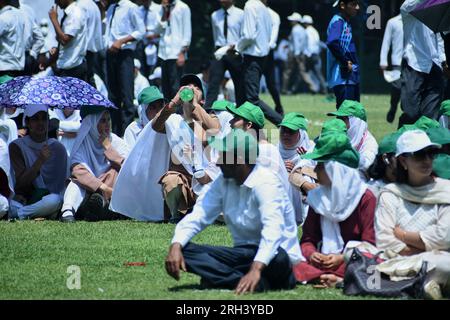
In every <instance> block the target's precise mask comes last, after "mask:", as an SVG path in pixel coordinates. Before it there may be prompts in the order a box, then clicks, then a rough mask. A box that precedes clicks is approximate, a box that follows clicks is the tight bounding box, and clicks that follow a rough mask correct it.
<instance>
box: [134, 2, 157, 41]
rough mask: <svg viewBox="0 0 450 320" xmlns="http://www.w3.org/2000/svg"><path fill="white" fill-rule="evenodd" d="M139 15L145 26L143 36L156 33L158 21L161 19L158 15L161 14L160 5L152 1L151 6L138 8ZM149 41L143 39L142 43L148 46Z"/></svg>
mask: <svg viewBox="0 0 450 320" xmlns="http://www.w3.org/2000/svg"><path fill="white" fill-rule="evenodd" d="M139 13H140V15H141V17H142V21H144V26H145V35H151V34H155V33H157V32H156V30H157V29H158V25H159V20H160V19H161V17H160V16H159V14H160V13H161V5H160V4H157V3H155V2H153V1H152V4H151V5H150V6H149V7H148V9H147V8H146V7H145V6H140V7H139ZM149 42H150V41H149V40H147V39H144V43H145V44H148V43H149Z"/></svg>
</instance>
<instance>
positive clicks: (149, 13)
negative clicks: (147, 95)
mask: <svg viewBox="0 0 450 320" xmlns="http://www.w3.org/2000/svg"><path fill="white" fill-rule="evenodd" d="M137 2H138V3H139V4H140V6H139V12H140V14H141V15H142V20H143V21H144V26H145V35H144V38H143V39H142V41H139V42H138V44H137V47H136V53H135V55H136V59H138V60H139V62H140V63H141V66H142V67H141V72H142V74H143V75H144V77H146V78H148V77H149V76H150V75H151V74H152V72H153V69H154V68H155V66H156V63H157V62H158V40H159V34H158V33H157V32H156V30H157V28H158V24H159V22H158V21H159V20H160V19H161V17H160V16H159V14H160V13H161V5H160V4H157V3H155V1H152V0H139V1H137Z"/></svg>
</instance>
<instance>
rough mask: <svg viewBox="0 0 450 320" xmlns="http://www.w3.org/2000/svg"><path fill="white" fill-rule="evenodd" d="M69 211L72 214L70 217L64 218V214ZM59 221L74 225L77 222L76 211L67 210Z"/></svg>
mask: <svg viewBox="0 0 450 320" xmlns="http://www.w3.org/2000/svg"><path fill="white" fill-rule="evenodd" d="M67 211H69V212H71V213H72V214H71V215H70V216H66V217H63V216H62V215H63V214H64V212H67ZM59 221H60V222H63V223H74V222H75V210H73V209H66V210H64V211H62V212H61V217H60V218H59Z"/></svg>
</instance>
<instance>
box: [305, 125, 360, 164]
mask: <svg viewBox="0 0 450 320" xmlns="http://www.w3.org/2000/svg"><path fill="white" fill-rule="evenodd" d="M302 158H303V159H311V160H316V161H318V162H327V161H337V162H339V163H342V164H344V165H346V166H348V167H351V168H355V169H356V168H358V166H359V153H358V152H357V151H356V150H355V149H353V147H352V145H351V144H350V139H349V138H348V136H347V135H346V134H344V133H338V132H336V133H335V134H326V135H322V136H320V137H319V139H318V141H317V143H316V146H315V148H314V150H313V152H311V153H307V154H305V155H303V156H302Z"/></svg>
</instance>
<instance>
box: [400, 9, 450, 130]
mask: <svg viewBox="0 0 450 320" xmlns="http://www.w3.org/2000/svg"><path fill="white" fill-rule="evenodd" d="M417 3H418V2H417V0H406V1H405V2H404V3H403V5H402V6H401V8H400V12H401V15H402V20H403V31H404V50H405V54H404V60H405V61H404V63H403V67H402V93H401V100H402V104H401V106H402V110H403V114H402V115H401V116H400V120H399V124H398V126H399V128H400V127H401V126H403V125H404V124H413V123H415V122H416V121H417V120H418V119H419V118H420V117H421V116H427V117H429V118H431V119H435V120H437V119H438V116H439V106H440V103H441V101H442V96H443V91H444V81H443V80H444V78H443V70H444V69H446V70H448V66H447V62H446V58H445V51H444V41H443V40H442V37H441V36H440V35H439V34H435V33H434V32H433V31H432V30H431V29H429V28H428V27H427V26H426V25H424V24H423V23H422V22H421V21H419V20H418V19H417V18H416V17H414V16H413V15H412V14H410V12H411V11H412V10H414V9H415V8H416V6H417Z"/></svg>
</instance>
